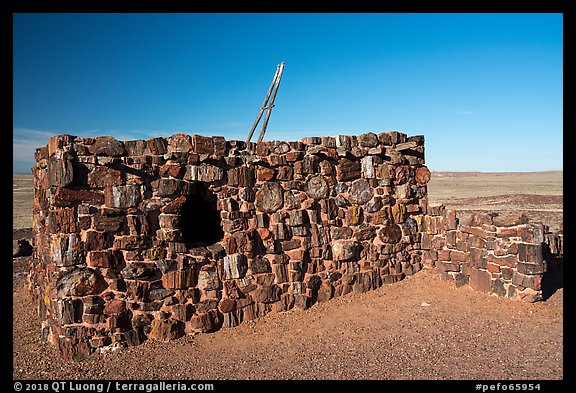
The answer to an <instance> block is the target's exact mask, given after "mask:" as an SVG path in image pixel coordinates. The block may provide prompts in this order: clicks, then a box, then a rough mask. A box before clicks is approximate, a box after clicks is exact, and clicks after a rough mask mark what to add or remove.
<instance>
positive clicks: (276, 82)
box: [246, 62, 284, 144]
mask: <svg viewBox="0 0 576 393" xmlns="http://www.w3.org/2000/svg"><path fill="white" fill-rule="evenodd" d="M282 71H284V62H282V63H280V64H278V66H277V67H276V73H275V74H274V78H273V79H272V83H271V84H270V87H269V88H268V93H266V98H264V102H263V103H262V107H261V108H260V112H259V113H258V116H256V120H255V121H254V124H253V125H252V129H251V130H250V133H249V134H248V138H246V144H248V143H250V139H252V135H253V134H254V130H255V129H256V127H257V126H258V123H259V122H260V119H261V118H262V114H263V113H264V111H265V110H267V112H266V117H264V122H263V123H262V130H261V131H260V135H259V136H258V142H262V139H263V138H264V133H265V132H266V127H267V126H268V120H270V113H271V112H272V108H273V107H274V100H275V99H276V93H278V86H280V79H281V78H282ZM268 100H270V102H268Z"/></svg>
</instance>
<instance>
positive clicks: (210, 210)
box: [180, 182, 224, 248]
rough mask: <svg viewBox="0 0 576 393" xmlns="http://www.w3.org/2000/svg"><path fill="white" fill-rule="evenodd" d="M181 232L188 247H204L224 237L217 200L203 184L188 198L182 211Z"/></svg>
mask: <svg viewBox="0 0 576 393" xmlns="http://www.w3.org/2000/svg"><path fill="white" fill-rule="evenodd" d="M180 230H181V231H182V240H183V241H184V242H185V243H186V247H188V248H194V247H204V246H209V245H211V244H214V243H216V242H218V241H220V240H222V238H223V237H224V231H223V230H222V223H221V218H220V211H219V210H218V208H217V198H216V196H215V195H214V194H212V193H211V192H210V190H209V189H208V185H207V184H206V183H203V182H198V183H196V187H195V191H194V192H192V193H191V194H190V195H188V196H187V197H186V202H184V204H183V205H182V208H181V210H180Z"/></svg>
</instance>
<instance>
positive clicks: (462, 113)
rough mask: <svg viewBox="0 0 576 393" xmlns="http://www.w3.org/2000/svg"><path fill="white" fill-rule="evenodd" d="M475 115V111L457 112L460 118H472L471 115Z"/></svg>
mask: <svg viewBox="0 0 576 393" xmlns="http://www.w3.org/2000/svg"><path fill="white" fill-rule="evenodd" d="M475 113H476V112H475V111H458V112H456V114H457V115H459V116H470V115H473V114H475Z"/></svg>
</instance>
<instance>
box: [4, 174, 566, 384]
mask: <svg viewBox="0 0 576 393" xmlns="http://www.w3.org/2000/svg"><path fill="white" fill-rule="evenodd" d="M562 176H563V173H562V171H554V172H531V173H458V172H433V174H432V179H431V181H430V184H429V188H428V192H429V200H430V202H435V203H444V204H445V205H446V206H447V208H453V209H458V210H459V211H478V210H484V211H485V210H491V211H496V212H499V213H503V212H509V211H521V212H524V213H525V214H526V215H527V216H528V217H529V218H530V219H531V221H541V222H544V223H545V224H547V225H549V226H550V228H551V229H552V230H558V229H559V228H560V226H561V223H562V217H563V214H562V208H563V197H562V195H563V183H562ZM13 185H14V186H13V189H14V204H13V217H14V224H13V238H14V239H16V238H22V237H25V238H26V237H28V238H29V237H31V230H30V229H27V228H29V227H30V226H31V224H30V215H31V205H32V188H31V185H32V182H31V177H30V176H16V175H15V176H14V178H13ZM28 263H29V259H28V258H26V257H20V258H14V259H13V296H14V302H13V305H12V307H13V315H14V316H13V378H14V379H135V380H139V379H177V380H183V379H193V380H219V379H241V380H255V379H304V380H311V379H358V380H367V379H377V380H390V379H394V380H396V379H403V380H404V379H405V380H455V379H472V380H479V379H482V380H485V379H493V380H558V379H563V378H564V370H563V360H564V357H563V352H564V351H563V289H562V276H561V271H560V272H559V273H558V275H557V276H556V277H555V280H556V282H557V283H558V285H557V287H556V288H555V290H554V292H552V293H550V294H549V296H547V300H546V301H543V302H537V303H532V304H531V303H524V302H521V301H514V300H510V299H503V298H498V297H494V296H489V295H486V294H482V293H477V292H474V291H472V290H471V289H469V288H468V287H461V288H458V289H457V288H455V287H454V284H453V283H450V282H446V281H442V280H440V279H439V278H438V276H436V275H434V274H433V273H432V272H430V271H427V270H423V271H421V272H419V273H418V274H416V275H414V276H410V277H407V278H406V279H405V280H403V281H401V282H399V283H396V284H392V285H385V286H382V287H381V288H379V289H377V290H374V291H370V292H368V293H362V294H359V293H350V294H348V295H345V296H341V297H338V298H335V299H333V300H331V301H330V302H328V303H323V304H317V305H314V306H313V307H311V308H310V309H308V310H306V311H301V310H290V311H288V312H285V313H276V314H269V315H267V316H266V317H264V318H262V319H259V320H257V321H248V322H243V323H242V324H240V325H239V326H237V327H235V328H228V329H222V330H220V331H217V332H215V333H210V334H199V335H195V336H187V337H183V338H181V339H178V340H175V341H173V342H169V343H160V342H150V341H149V342H146V343H144V344H143V345H140V346H138V347H132V348H127V349H124V350H119V351H114V352H108V353H103V354H96V355H94V356H92V357H91V358H89V359H88V360H85V361H81V362H66V361H63V360H61V359H60V358H59V356H58V354H57V352H56V351H55V349H54V348H52V347H50V346H49V345H47V344H45V343H43V342H42V341H41V338H40V326H39V323H38V320H37V318H36V315H35V311H34V307H33V305H32V302H31V298H30V296H29V294H28V292H27V290H26V287H25V281H26V271H27V268H28Z"/></svg>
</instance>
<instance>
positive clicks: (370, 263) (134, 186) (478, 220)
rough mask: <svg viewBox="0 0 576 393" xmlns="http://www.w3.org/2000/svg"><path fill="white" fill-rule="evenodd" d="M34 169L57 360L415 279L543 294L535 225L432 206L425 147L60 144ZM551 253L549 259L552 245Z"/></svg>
mask: <svg viewBox="0 0 576 393" xmlns="http://www.w3.org/2000/svg"><path fill="white" fill-rule="evenodd" d="M35 156H36V162H37V164H36V166H35V167H34V168H32V171H33V174H34V188H35V199H34V209H33V210H34V219H33V226H34V231H35V238H34V246H35V247H34V258H33V264H32V266H31V269H30V273H29V285H30V290H31V291H32V293H33V298H34V301H35V304H36V306H37V308H38V314H39V317H40V320H41V321H42V333H43V337H44V339H46V340H48V341H50V342H52V343H53V344H54V345H55V346H56V347H57V348H58V349H59V351H60V352H61V353H62V355H63V356H64V357H67V358H72V359H77V358H84V357H86V356H88V355H89V354H90V353H93V352H95V351H98V350H104V349H109V348H111V347H114V346H126V345H128V346H131V345H138V344H140V343H142V342H143V341H145V340H147V339H152V340H163V341H165V340H170V339H174V338H177V337H180V336H182V335H184V334H190V333H194V332H211V331H215V330H217V329H220V328H222V327H233V326H236V325H238V324H239V323H241V322H242V321H245V320H253V319H255V318H259V317H262V316H264V315H266V314H267V313H269V312H279V311H286V310H289V309H291V308H293V307H298V308H301V309H306V308H308V307H310V306H311V305H313V304H314V303H316V302H326V301H328V300H329V299H331V298H333V297H336V296H342V295H346V294H347V293H349V292H352V291H356V292H365V291H368V290H371V289H375V288H378V287H379V286H381V285H383V284H388V283H394V282H396V281H398V280H401V279H403V278H404V277H405V276H408V275H412V274H414V273H416V272H418V271H419V270H420V269H422V268H423V267H430V268H435V269H437V270H439V271H440V272H441V274H443V275H444V276H445V277H446V278H449V279H454V280H455V281H456V283H457V285H461V284H469V285H470V286H471V287H472V288H474V289H477V290H480V291H484V292H490V293H495V294H497V295H499V296H508V297H519V298H525V299H526V300H538V299H539V297H540V296H541V287H540V281H541V277H542V275H543V273H544V272H545V271H546V267H547V265H546V263H545V262H544V259H543V253H542V252H543V251H542V250H543V246H542V245H543V244H544V243H543V242H544V238H545V234H544V228H543V226H542V225H541V224H525V223H522V224H519V225H515V226H506V227H499V226H497V225H496V223H494V222H493V220H492V219H493V217H492V216H489V218H490V219H487V218H486V217H480V216H473V217H472V218H470V220H468V222H465V223H464V222H463V223H459V222H458V220H457V219H456V217H455V213H454V212H452V211H448V210H445V209H444V208H443V206H429V205H428V198H427V186H426V185H427V183H428V181H429V179H430V171H429V170H428V168H427V167H426V166H425V165H424V138H423V136H411V137H408V136H407V135H405V134H403V133H400V132H396V131H392V132H384V133H380V134H375V133H366V134H362V135H359V136H342V135H340V136H336V137H311V138H303V139H302V141H300V142H282V141H273V142H260V143H250V144H249V145H246V144H245V143H244V142H241V141H233V140H232V141H226V140H225V139H224V138H223V137H204V136H201V135H193V136H191V135H187V134H183V133H178V134H175V135H172V136H170V137H167V138H160V137H159V138H152V139H148V140H134V141H124V142H122V141H118V140H116V139H114V138H113V137H109V136H103V137H97V138H79V137H74V136H70V135H58V136H55V137H53V138H51V139H50V140H49V142H48V145H47V146H46V147H43V148H41V149H37V151H36V155H35ZM491 220H492V221H491ZM547 241H548V244H550V245H551V246H549V247H548V250H552V251H555V252H556V254H558V253H559V252H560V249H561V247H562V243H561V235H560V236H558V235H552V234H548V237H547ZM556 254H554V255H556Z"/></svg>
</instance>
